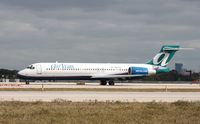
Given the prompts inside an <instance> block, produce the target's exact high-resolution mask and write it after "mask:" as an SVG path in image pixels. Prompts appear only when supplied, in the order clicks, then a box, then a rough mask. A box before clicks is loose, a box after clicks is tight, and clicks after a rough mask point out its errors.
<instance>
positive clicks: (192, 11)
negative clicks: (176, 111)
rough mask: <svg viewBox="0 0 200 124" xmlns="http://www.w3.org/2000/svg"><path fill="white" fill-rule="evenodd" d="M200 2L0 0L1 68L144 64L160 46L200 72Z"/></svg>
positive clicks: (183, 0)
mask: <svg viewBox="0 0 200 124" xmlns="http://www.w3.org/2000/svg"><path fill="white" fill-rule="evenodd" d="M199 12H200V1H199V0H0V68H7V69H17V70H20V69H23V68H25V67H26V66H27V65H29V64H32V63H37V62H56V61H58V62H87V63H88V62H89V63H91V62H94V63H100V62H103V63H145V62H147V61H148V60H150V59H152V58H153V57H154V56H155V54H156V53H158V51H159V50H160V48H161V46H162V45H168V44H170V45H180V46H181V47H187V48H188V47H189V48H194V49H193V50H182V51H179V52H178V53H177V54H176V55H175V57H174V59H173V62H172V63H171V64H170V67H171V68H174V63H179V62H181V63H183V64H184V67H185V68H188V69H192V70H195V71H199V70H200V54H199V53H200V14H199Z"/></svg>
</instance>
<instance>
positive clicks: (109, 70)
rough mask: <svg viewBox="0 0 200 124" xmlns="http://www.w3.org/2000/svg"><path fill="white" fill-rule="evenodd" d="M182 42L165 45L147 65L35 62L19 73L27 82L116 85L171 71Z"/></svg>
mask: <svg viewBox="0 0 200 124" xmlns="http://www.w3.org/2000/svg"><path fill="white" fill-rule="evenodd" d="M180 49H181V48H180V46H178V45H164V46H162V48H161V50H160V52H159V53H158V54H156V55H155V57H154V58H153V59H151V60H150V61H148V62H147V63H144V64H126V63H121V64H120V63H59V62H55V63H35V64H31V65H29V66H28V67H27V68H25V69H23V70H21V71H19V72H18V77H19V78H20V79H24V80H25V81H26V84H29V81H30V80H100V85H107V84H109V85H114V84H115V83H114V81H116V80H132V79H135V78H142V77H145V76H150V75H155V74H160V73H167V72H170V69H169V68H168V67H166V66H167V65H168V64H169V62H170V61H171V60H172V58H173V56H174V54H175V52H176V51H178V50H180Z"/></svg>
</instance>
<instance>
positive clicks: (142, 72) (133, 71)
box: [128, 67, 149, 75]
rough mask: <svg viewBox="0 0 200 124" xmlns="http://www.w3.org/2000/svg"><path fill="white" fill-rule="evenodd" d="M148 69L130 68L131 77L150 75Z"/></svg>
mask: <svg viewBox="0 0 200 124" xmlns="http://www.w3.org/2000/svg"><path fill="white" fill-rule="evenodd" d="M148 73H149V71H148V68H145V67H129V69H128V74H130V75H137V74H138V75H148Z"/></svg>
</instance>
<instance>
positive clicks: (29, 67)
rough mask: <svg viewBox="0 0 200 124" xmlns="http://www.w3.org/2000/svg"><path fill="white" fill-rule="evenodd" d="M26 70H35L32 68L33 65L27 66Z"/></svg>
mask: <svg viewBox="0 0 200 124" xmlns="http://www.w3.org/2000/svg"><path fill="white" fill-rule="evenodd" d="M27 69H35V67H34V66H33V65H29V66H28V67H27Z"/></svg>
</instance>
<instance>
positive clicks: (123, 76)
mask: <svg viewBox="0 0 200 124" xmlns="http://www.w3.org/2000/svg"><path fill="white" fill-rule="evenodd" d="M143 76H145V75H93V76H92V77H91V78H94V79H95V78H98V79H99V78H102V79H105V78H108V79H109V78H132V77H143Z"/></svg>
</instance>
